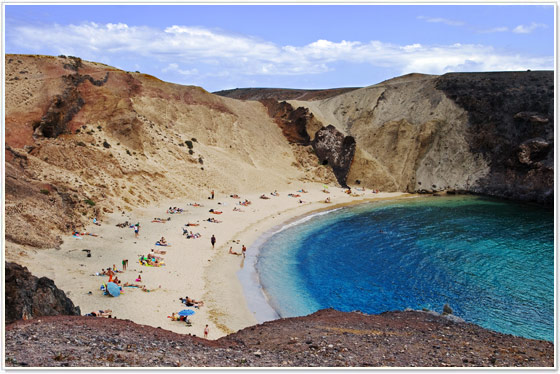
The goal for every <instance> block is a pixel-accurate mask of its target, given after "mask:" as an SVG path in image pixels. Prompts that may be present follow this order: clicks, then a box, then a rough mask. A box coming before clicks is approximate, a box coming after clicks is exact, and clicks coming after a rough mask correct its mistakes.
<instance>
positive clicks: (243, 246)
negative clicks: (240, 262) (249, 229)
mask: <svg viewBox="0 0 560 374" xmlns="http://www.w3.org/2000/svg"><path fill="white" fill-rule="evenodd" d="M228 253H229V254H230V255H236V256H243V258H245V254H246V253H247V247H245V244H243V245H242V246H241V253H239V252H235V251H234V250H233V247H229V252H228Z"/></svg>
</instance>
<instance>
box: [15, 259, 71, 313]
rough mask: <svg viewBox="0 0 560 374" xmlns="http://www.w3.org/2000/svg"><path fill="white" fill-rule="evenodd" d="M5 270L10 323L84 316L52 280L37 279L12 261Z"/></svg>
mask: <svg viewBox="0 0 560 374" xmlns="http://www.w3.org/2000/svg"><path fill="white" fill-rule="evenodd" d="M4 271H5V278H4V287H5V303H4V306H5V307H4V313H5V322H6V324H9V323H12V322H15V321H17V320H21V319H23V320H27V319H33V318H38V317H43V316H57V315H70V316H79V315H80V308H79V307H75V306H74V303H72V300H70V299H69V298H68V297H66V294H65V293H64V291H62V290H60V289H58V288H57V287H56V286H55V284H54V282H53V281H52V280H51V279H49V278H46V277H41V278H37V277H35V276H33V275H32V274H31V273H30V272H29V271H28V270H27V268H25V267H22V266H20V265H18V264H15V263H12V262H6V266H5V268H4Z"/></svg>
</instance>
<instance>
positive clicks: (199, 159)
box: [198, 156, 204, 164]
mask: <svg viewBox="0 0 560 374" xmlns="http://www.w3.org/2000/svg"><path fill="white" fill-rule="evenodd" d="M198 163H199V164H204V160H203V159H202V156H200V157H198Z"/></svg>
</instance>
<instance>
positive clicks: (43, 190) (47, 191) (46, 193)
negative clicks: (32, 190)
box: [40, 189, 50, 195]
mask: <svg viewBox="0 0 560 374" xmlns="http://www.w3.org/2000/svg"><path fill="white" fill-rule="evenodd" d="M40 192H41V193H42V194H43V195H48V194H49V193H50V191H49V190H45V189H42V190H40Z"/></svg>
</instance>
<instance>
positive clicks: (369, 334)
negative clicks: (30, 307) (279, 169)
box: [5, 310, 554, 367]
mask: <svg viewBox="0 0 560 374" xmlns="http://www.w3.org/2000/svg"><path fill="white" fill-rule="evenodd" d="M185 328H186V329H187V327H185ZM5 343H6V348H5V350H6V363H5V364H6V366H26V367H60V366H74V367H78V366H82V367H105V366H138V367H146V366H148V367H160V366H170V367H172V366H198V367H273V366H282V367H334V366H369V367H382V366H391V367H415V366H420V367H445V366H455V367H461V366H471V367H472V366H474V367H491V366H499V367H552V366H553V365H554V346H553V344H552V343H551V342H546V341H536V340H529V339H524V338H519V337H514V336H511V335H503V334H499V333H495V332H492V331H488V330H485V329H483V328H481V327H478V326H476V325H472V324H467V323H455V322H452V321H451V320H449V319H446V318H445V317H442V316H438V315H434V314H430V313H426V312H416V311H407V312H388V313H383V314H381V315H372V316H368V315H364V314H361V313H343V312H338V311H334V310H321V311H319V312H316V313H314V314H312V315H309V316H306V317H298V318H288V319H281V320H277V321H272V322H267V323H265V324H262V325H258V326H253V327H249V328H246V329H244V330H241V331H239V332H237V333H235V334H232V335H229V336H227V337H224V338H221V339H219V340H216V341H207V340H204V339H201V338H197V337H193V336H189V335H179V334H175V333H172V332H170V331H166V330H162V329H157V328H152V327H148V326H141V325H136V324H134V323H132V322H130V321H124V320H117V319H102V318H93V317H68V316H57V317H44V318H41V319H40V320H30V321H18V322H16V323H14V324H11V325H9V326H7V327H6V340H5Z"/></svg>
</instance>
